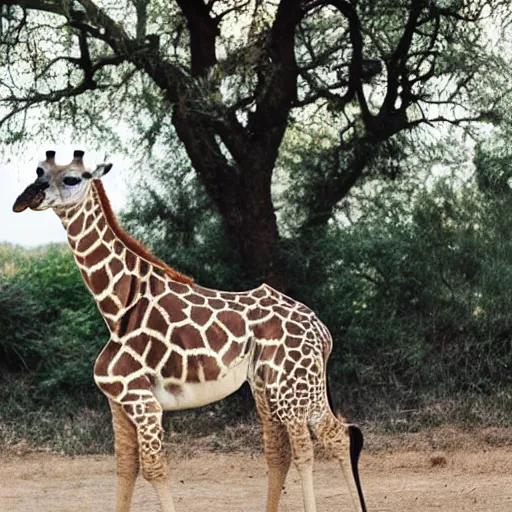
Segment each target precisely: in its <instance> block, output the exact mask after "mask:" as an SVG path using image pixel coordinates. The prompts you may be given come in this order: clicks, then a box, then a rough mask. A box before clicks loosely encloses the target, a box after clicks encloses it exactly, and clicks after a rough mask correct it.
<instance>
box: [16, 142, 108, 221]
mask: <svg viewBox="0 0 512 512" xmlns="http://www.w3.org/2000/svg"><path fill="white" fill-rule="evenodd" d="M82 157H83V152H82V151H75V153H74V157H73V160H72V161H71V163H69V164H67V165H57V164H56V163H55V153H54V152H53V151H48V152H47V153H46V160H44V161H42V162H39V164H38V165H37V168H36V173H37V178H36V180H35V181H34V182H33V183H31V184H30V185H29V186H28V187H27V188H26V189H25V190H24V191H23V193H22V194H21V195H20V196H19V197H18V199H16V202H15V203H14V206H13V210H14V211H15V212H22V211H24V210H26V209H27V208H30V209H32V210H46V209H47V208H65V207H67V206H72V205H76V204H78V203H80V202H81V201H82V200H83V199H84V198H85V197H86V196H87V193H88V191H89V187H90V186H91V180H92V179H93V178H101V176H103V175H104V174H106V173H107V172H108V171H109V170H110V168H111V167H112V165H111V164H101V165H99V166H98V167H96V169H95V170H94V171H91V170H88V169H86V168H85V167H84V165H83V162H82Z"/></svg>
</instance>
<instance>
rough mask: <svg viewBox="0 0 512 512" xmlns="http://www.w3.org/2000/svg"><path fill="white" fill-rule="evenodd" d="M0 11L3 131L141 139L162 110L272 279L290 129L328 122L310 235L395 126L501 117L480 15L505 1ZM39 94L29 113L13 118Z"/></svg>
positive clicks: (160, 122)
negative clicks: (278, 173) (54, 128)
mask: <svg viewBox="0 0 512 512" xmlns="http://www.w3.org/2000/svg"><path fill="white" fill-rule="evenodd" d="M1 9H2V11H1V13H2V25H1V28H2V33H1V37H0V44H1V45H2V50H3V51H2V54H1V57H0V65H1V75H0V77H1V81H0V96H1V106H2V111H1V113H0V125H1V126H2V127H3V128H4V130H5V131H4V133H6V134H7V136H6V137H5V139H4V140H5V141H10V142H12V141H16V140H18V139H19V138H20V137H21V136H23V134H25V133H26V131H27V127H28V126H29V125H30V123H28V121H27V119H31V121H30V122H31V123H35V124H36V126H38V127H40V128H41V129H43V127H44V129H47V125H48V118H50V120H52V121H62V122H63V123H64V125H65V124H66V123H68V124H69V123H70V122H71V121H73V124H74V126H75V128H76V129H89V131H90V132H91V133H92V134H94V133H97V132H98V130H99V133H102V134H103V136H104V134H105V133H109V134H110V135H111V138H112V137H113V135H112V131H109V130H111V129H112V127H113V126H114V124H113V121H115V122H119V121H122V122H124V123H131V127H132V129H134V130H136V131H137V132H138V133H139V134H140V135H141V137H142V138H143V139H144V140H146V141H147V142H148V143H149V144H150V145H151V144H154V143H155V142H156V141H158V140H160V141H161V139H159V136H160V135H161V134H162V133H168V130H167V128H164V127H167V126H168V124H169V122H172V125H173V129H174V130H175V133H176V134H177V136H178V137H179V139H180V140H181V142H182V144H183V146H184V147H185V149H186V151H187V153H188V156H189V158H190V161H191V163H192V165H193V167H194V169H195V170H196V172H197V173H198V174H199V176H200V177H201V180H202V182H203V184H204V186H205V188H206V191H207V193H208V195H209V197H210V198H211V200H212V202H213V204H214V205H215V207H216V208H217V210H218V212H219V213H220V215H221V216H222V218H223V220H224V224H225V228H226V233H227V234H228V236H229V239H230V242H231V244H232V246H233V247H234V248H235V249H236V251H237V252H238V253H239V254H240V257H241V261H242V262H243V264H244V267H245V270H246V272H247V273H248V274H249V275H251V276H252V277H253V278H254V279H256V280H258V279H265V280H267V282H270V283H271V284H273V285H275V286H278V287H280V288H285V287H286V278H285V275H284V272H283V265H282V261H281V258H280V252H279V229H278V225H277V221H276V215H275V209H274V205H273V202H272V195H271V185H272V177H273V172H274V169H275V166H276V159H277V158H278V154H279V149H280V146H281V142H282V140H283V137H284V135H285V133H286V131H287V129H288V128H289V127H291V126H295V127H296V128H297V129H300V128H301V127H302V126H304V125H309V126H311V123H313V124H315V123H316V124H318V123H319V120H322V122H325V121H328V122H329V123H330V125H331V127H332V132H333V133H334V134H335V141H334V142H333V143H332V144H331V145H330V147H329V148H327V150H326V153H327V155H326V157H328V158H326V162H325V163H322V164H321V165H319V166H318V169H313V170H312V172H313V173H314V174H315V176H317V178H318V179H315V180H314V184H313V185H314V186H312V187H311V188H310V190H309V191H308V195H307V201H305V203H304V204H303V205H302V206H304V207H305V208H306V214H305V216H304V221H303V226H302V228H303V229H302V230H303V232H309V233H312V232H314V231H315V230H316V229H318V228H321V227H322V226H325V225H326V223H327V222H328V220H329V219H330V218H332V216H333V213H334V211H335V208H336V205H337V204H338V203H339V202H340V201H341V200H342V199H343V198H344V197H345V196H346V195H347V194H348V192H349V191H350V190H351V188H352V187H353V185H354V184H355V183H356V182H358V180H360V178H361V177H362V176H364V174H365V173H366V172H367V171H368V169H369V168H371V167H372V165H373V164H374V162H375V161H376V160H378V159H379V158H380V156H381V155H382V154H383V149H382V148H383V147H384V148H386V147H389V144H392V141H393V138H394V137H395V136H397V134H406V133H418V130H425V131H426V132H428V131H429V130H432V127H435V126H436V125H437V124H440V123H442V124H451V125H455V126H459V127H462V128H467V127H468V126H469V125H470V124H471V123H473V122H478V121H480V122H482V121H492V122H501V121H502V119H503V115H502V111H501V103H502V101H503V99H504V98H505V97H506V96H507V95H508V93H509V89H508V87H509V83H510V69H512V68H511V66H510V63H509V62H507V54H506V53H505V51H504V48H503V47H501V46H500V45H499V44H494V45H490V44H488V43H489V40H488V37H487V35H486V26H488V24H490V23H492V24H493V27H494V28H500V29H502V30H505V28H507V26H508V24H509V22H510V17H511V14H510V12H509V9H508V1H507V0H444V1H441V0H409V1H407V0H386V1H380V0H379V1H377V2H376V1H374V0H360V1H357V2H356V1H355V0H352V1H349V0H303V1H298V0H279V1H277V0H276V1H275V2H270V1H268V2H263V0H252V1H251V0H225V1H220V0H208V1H204V0H176V1H175V2H171V3H169V2H163V1H161V0H152V1H146V0H118V1H117V2H113V1H111V0H108V1H105V2H102V4H101V6H100V4H99V2H93V1H92V0H69V1H60V0H59V1H57V0H44V1H42V2H39V1H35V0H4V1H3V2H2V6H1ZM486 23H487V25H486ZM127 104H129V105H130V106H131V108H132V111H131V112H127V113H125V111H124V107H126V105H127ZM41 105H43V106H45V107H46V108H47V110H46V112H45V114H44V115H42V114H40V113H39V114H38V115H37V116H36V117H32V118H30V117H28V116H29V115H30V111H31V110H32V109H33V108H35V107H40V106H41ZM37 112H41V110H38V111H37ZM434 129H435V128H434ZM412 130H415V132H414V131H413V132H411V131H412ZM114 133H115V130H114ZM424 133H425V132H423V134H422V136H423V137H424ZM164 143H165V140H164ZM313 143H315V142H313ZM384 153H385V151H384Z"/></svg>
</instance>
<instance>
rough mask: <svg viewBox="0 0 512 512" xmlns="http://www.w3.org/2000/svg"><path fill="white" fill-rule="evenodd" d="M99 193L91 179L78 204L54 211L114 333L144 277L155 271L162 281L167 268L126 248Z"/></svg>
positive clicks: (141, 289) (140, 287)
mask: <svg viewBox="0 0 512 512" xmlns="http://www.w3.org/2000/svg"><path fill="white" fill-rule="evenodd" d="M102 196H104V192H103V189H102V188H101V184H100V183H99V182H95V181H93V183H92V184H91V186H90V189H89V192H88V195H87V196H86V197H85V199H84V200H83V201H82V202H81V203H80V204H78V205H76V206H74V207H71V208H65V209H55V212H56V213H57V215H58V216H59V217H60V219H61V221H62V224H63V225H64V227H65V228H66V231H67V234H68V242H69V246H70V247H71V250H72V252H73V256H74V258H75V261H76V263H77V265H78V268H79V270H80V272H81V274H82V277H83V279H84V281H85V283H86V285H87V287H88V288H89V290H90V291H91V293H92V294H93V296H94V298H95V299H96V303H97V304H98V308H99V310H100V312H101V314H102V315H103V317H104V318H105V321H106V322H107V325H108V326H109V328H110V331H111V332H112V333H114V334H116V332H117V330H118V321H119V319H120V318H121V317H122V315H123V314H124V312H126V310H127V309H129V308H130V306H131V304H133V303H134V302H135V301H136V300H137V299H138V298H139V297H140V296H141V293H143V292H144V290H143V288H144V287H145V286H146V283H145V282H144V278H145V277H146V276H147V275H148V274H149V273H153V274H155V273H156V274H160V275H161V276H162V279H163V280H165V273H166V271H165V270H164V269H163V268H161V267H160V266H159V265H155V264H154V263H152V262H151V261H148V259H147V258H144V257H141V256H139V254H137V251H136V250H133V247H132V248H130V247H128V245H127V243H126V236H125V237H120V236H119V229H116V226H113V225H112V224H116V223H115V221H114V222H113V220H112V215H113V214H112V212H111V210H109V209H110V205H109V204H108V201H107V200H106V198H105V197H102ZM106 201H107V202H106ZM109 211H110V214H109ZM123 238H124V239H123ZM132 242H133V241H132ZM133 244H136V242H133V243H132V246H133ZM148 256H149V259H150V260H151V259H153V260H154V261H158V260H156V258H153V257H151V256H150V255H148ZM162 265H163V263H162ZM169 270H170V269H169Z"/></svg>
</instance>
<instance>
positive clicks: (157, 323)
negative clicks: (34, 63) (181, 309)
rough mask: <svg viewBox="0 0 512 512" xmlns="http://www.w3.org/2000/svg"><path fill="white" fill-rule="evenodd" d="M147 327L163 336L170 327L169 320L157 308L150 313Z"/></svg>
mask: <svg viewBox="0 0 512 512" xmlns="http://www.w3.org/2000/svg"><path fill="white" fill-rule="evenodd" d="M146 326H147V327H148V328H149V329H153V330H154V331H158V332H161V333H162V334H164V333H166V332H167V329H168V328H169V325H168V323H167V320H166V319H165V318H164V317H163V315H162V313H160V311H158V309H157V308H155V307H154V308H153V309H152V310H151V312H150V313H149V318H148V321H147V324H146Z"/></svg>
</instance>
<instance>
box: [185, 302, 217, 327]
mask: <svg viewBox="0 0 512 512" xmlns="http://www.w3.org/2000/svg"><path fill="white" fill-rule="evenodd" d="M211 316H212V312H211V310H209V309H208V308H202V307H199V306H195V307H193V308H192V310H191V311H190V318H191V319H192V321H193V322H194V323H196V324H197V325H201V326H202V325H205V324H206V322H208V320H209V319H210V317H211Z"/></svg>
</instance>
